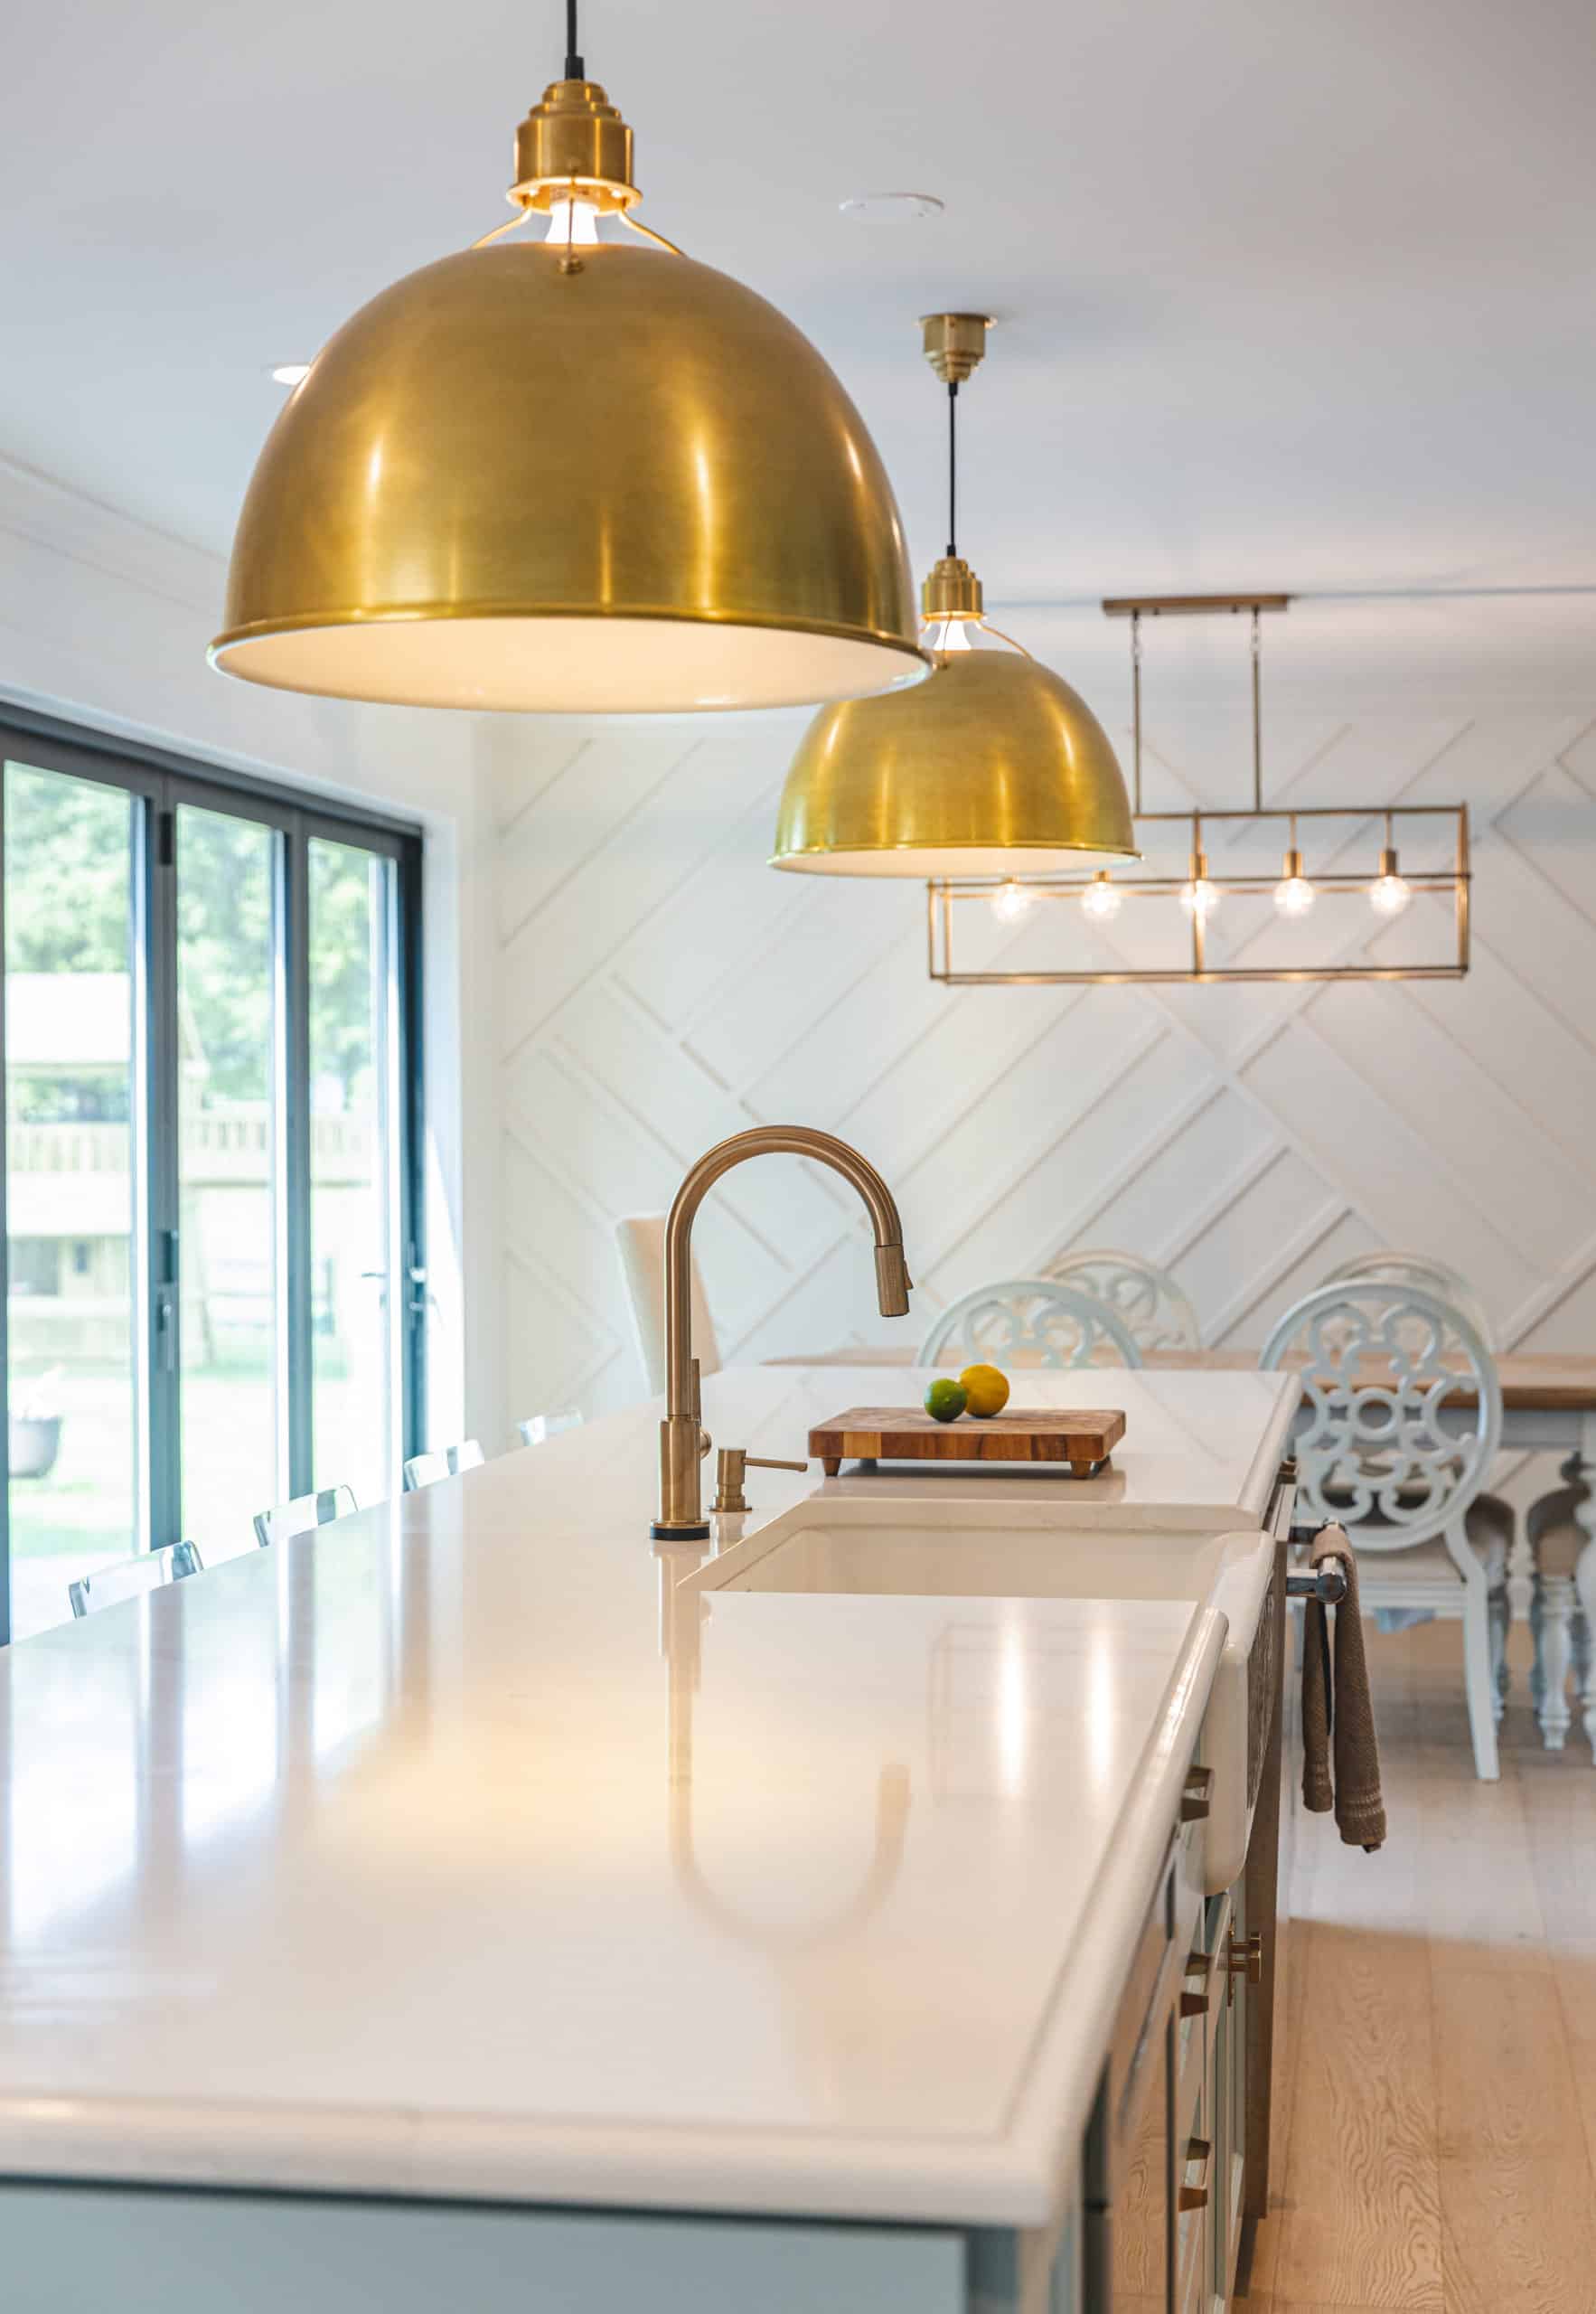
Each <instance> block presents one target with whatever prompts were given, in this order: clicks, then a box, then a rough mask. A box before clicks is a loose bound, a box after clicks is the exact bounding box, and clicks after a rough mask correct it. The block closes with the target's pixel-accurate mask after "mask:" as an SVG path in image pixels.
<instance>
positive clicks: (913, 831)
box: [771, 314, 1137, 878]
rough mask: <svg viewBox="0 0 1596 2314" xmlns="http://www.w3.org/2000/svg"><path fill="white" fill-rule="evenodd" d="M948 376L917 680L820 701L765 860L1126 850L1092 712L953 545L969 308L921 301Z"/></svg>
mask: <svg viewBox="0 0 1596 2314" xmlns="http://www.w3.org/2000/svg"><path fill="white" fill-rule="evenodd" d="M921 326H922V330H923V332H924V341H923V342H924V345H925V357H926V359H927V361H928V362H930V363H931V365H932V368H933V369H934V371H935V372H936V373H937V375H938V377H939V378H941V379H943V380H944V382H945V384H946V386H947V389H948V497H949V519H948V532H949V537H948V550H947V553H946V554H945V555H944V557H943V558H942V560H940V561H939V562H937V563H936V564H935V565H934V568H933V569H932V570H931V573H930V575H929V576H928V578H926V580H925V586H924V588H922V590H921V606H922V609H923V612H924V616H925V626H923V628H922V631H921V637H920V640H921V644H922V645H923V647H924V648H925V649H926V650H928V651H929V652H930V653H931V654H932V658H933V663H934V673H933V674H932V676H931V678H930V680H929V682H925V683H922V684H921V685H919V686H918V688H917V689H915V690H914V691H906V692H905V693H904V694H903V695H902V696H901V697H895V698H889V699H871V700H860V701H853V702H849V703H844V704H842V705H839V706H833V707H828V708H824V709H822V710H821V713H820V714H819V715H817V716H816V717H815V719H814V720H813V722H812V724H811V725H810V727H809V729H808V731H807V732H806V733H805V735H804V738H803V743H802V745H801V746H800V748H799V750H798V753H797V755H796V756H795V757H793V767H792V769H791V770H790V771H789V772H788V774H787V784H786V787H785V789H784V792H783V795H782V802H781V809H780V813H779V814H778V816H777V821H776V837H775V852H774V854H773V855H772V859H771V865H772V867H773V868H784V869H788V870H795V871H799V872H807V873H809V874H812V875H825V876H902V877H909V876H914V877H924V878H944V877H994V876H1001V877H1004V878H1012V877H1015V876H1025V875H1046V874H1048V873H1050V872H1052V873H1056V871H1057V870H1059V869H1060V867H1062V866H1065V865H1066V864H1068V863H1069V862H1070V861H1073V859H1074V858H1075V855H1076V854H1077V853H1081V852H1096V853H1102V854H1106V855H1111V856H1113V857H1118V858H1128V859H1134V858H1136V857H1137V849H1136V838H1135V832H1134V831H1133V829H1132V827H1131V805H1130V802H1129V799H1128V797H1127V796H1126V794H1125V782H1124V776H1123V775H1122V772H1121V770H1120V767H1119V763H1118V761H1117V760H1116V758H1115V756H1114V751H1113V747H1112V745H1111V744H1110V742H1109V738H1108V734H1107V733H1106V732H1105V731H1104V730H1103V726H1102V724H1101V723H1099V722H1098V720H1097V718H1096V717H1095V716H1094V714H1093V712H1092V710H1091V709H1090V708H1089V707H1088V706H1087V705H1086V702H1085V701H1084V699H1082V698H1081V696H1080V694H1079V693H1078V692H1077V691H1072V690H1071V688H1070V686H1069V684H1068V683H1066V682H1064V680H1063V679H1062V677H1060V676H1058V675H1056V674H1054V673H1052V671H1051V670H1050V669H1049V668H1047V667H1044V666H1041V665H1039V664H1038V663H1037V661H1036V660H1035V659H1033V658H1032V657H1031V656H1030V654H1029V653H1028V651H1026V650H1024V649H1023V648H1022V647H1021V646H1020V645H1019V644H1017V643H1015V642H1013V641H1012V640H1011V639H1010V638H1009V636H1008V635H1001V634H1000V633H999V631H998V630H997V629H996V628H995V627H991V626H988V624H987V622H986V618H985V616H984V613H983V608H982V597H981V580H980V579H979V578H977V577H976V575H975V573H974V571H973V570H972V569H971V568H970V565H969V564H968V563H967V562H966V561H965V560H963V558H962V556H961V555H960V554H959V552H958V549H957V544H956V541H955V539H954V536H953V531H954V522H953V512H954V506H955V503H956V491H955V484H956V464H955V450H956V434H955V430H954V429H955V419H954V412H955V410H956V408H957V396H958V391H959V387H960V385H961V384H962V382H963V381H965V380H966V379H968V378H969V377H970V376H971V375H972V372H974V370H975V369H976V367H977V365H978V364H979V362H981V357H982V355H983V354H984V353H985V351H986V337H987V331H988V329H989V328H990V320H989V318H988V316H987V315H984V314H927V315H924V316H923V318H922V324H921Z"/></svg>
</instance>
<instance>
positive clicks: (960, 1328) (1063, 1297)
mask: <svg viewBox="0 0 1596 2314" xmlns="http://www.w3.org/2000/svg"><path fill="white" fill-rule="evenodd" d="M978 1360H979V1361H983V1362H985V1363H988V1364H990V1365H993V1366H1004V1365H1008V1366H1140V1365H1141V1350H1139V1349H1138V1348H1137V1346H1136V1340H1135V1337H1134V1335H1133V1334H1132V1333H1131V1330H1130V1328H1129V1327H1128V1326H1127V1325H1126V1324H1125V1322H1124V1321H1123V1319H1122V1318H1121V1317H1120V1316H1119V1315H1118V1314H1117V1312H1115V1311H1113V1309H1111V1308H1110V1306H1109V1304H1108V1303H1106V1302H1100V1301H1099V1300H1098V1299H1097V1297H1096V1296H1095V1295H1094V1294H1091V1293H1076V1292H1075V1288H1074V1287H1073V1286H1068V1285H1059V1284H1056V1282H1055V1281H1054V1280H1053V1279H1052V1278H1050V1277H1009V1278H1005V1279H1003V1280H1002V1281H1001V1283H1000V1284H997V1285H981V1286H978V1287H977V1288H976V1290H975V1292H974V1293H966V1294H964V1295H962V1297H961V1299H960V1300H959V1301H957V1302H954V1303H950V1305H949V1306H948V1308H947V1309H945V1310H944V1312H943V1313H942V1315H941V1317H940V1318H938V1320H937V1322H936V1323H935V1324H934V1326H933V1327H932V1329H931V1331H930V1332H929V1333H928V1334H927V1335H926V1337H925V1340H924V1341H923V1342H922V1343H921V1345H920V1350H919V1353H918V1356H917V1357H916V1359H915V1364H916V1365H917V1366H949V1365H953V1364H957V1365H961V1366H968V1365H972V1364H973V1363H975V1362H976V1361H978Z"/></svg>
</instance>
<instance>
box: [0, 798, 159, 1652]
mask: <svg viewBox="0 0 1596 2314" xmlns="http://www.w3.org/2000/svg"><path fill="white" fill-rule="evenodd" d="M135 808H136V807H135V803H134V799H133V798H132V797H131V796H130V795H127V794H125V793H124V792H123V791H122V790H121V789H119V788H115V787H101V786H99V785H97V784H96V782H94V781H93V780H87V779H72V778H69V777H67V776H65V775H64V774H62V773H60V772H53V771H38V770H35V769H33V767H31V766H29V765H26V764H19V763H8V764H7V765H6V766H5V1146H6V1166H7V1188H6V1195H7V1209H6V1229H7V1235H8V1243H9V1253H10V1286H9V1306H8V1318H9V1324H10V1340H11V1376H10V1380H11V1392H10V1405H9V1407H8V1414H9V1417H10V1451H11V1495H10V1501H11V1589H12V1634H13V1636H14V1638H17V1639H22V1638H25V1637H26V1636H27V1634H28V1633H29V1632H34V1631H40V1630H42V1629H43V1628H44V1627H45V1626H46V1625H47V1624H50V1623H62V1622H64V1621H65V1620H66V1619H67V1617H68V1615H69V1613H70V1609H69V1607H68V1604H67V1585H68V1583H69V1582H73V1581H76V1579H77V1578H78V1577H79V1576H82V1575H88V1574H92V1573H93V1571H94V1570H95V1568H96V1567H100V1566H108V1565H109V1564H110V1563H111V1562H112V1561H113V1560H115V1559H119V1558H126V1557H128V1555H129V1554H130V1553H131V1552H133V1551H135V1550H136V1549H138V1548H139V1547H140V1546H141V1544H142V1542H143V1541H144V1539H145V1538H144V1536H143V1535H142V1533H141V1518H140V1511H139V1503H140V1500H141V1491H140V1482H139V1467H138V1446H137V1440H138V1436H139V1432H140V1427H141V1425H140V1422H139V1401H138V1394H137V1388H136V1373H137V1372H138V1371H139V1370H141V1369H139V1368H137V1367H136V1361H135V1357H134V1348H135V1343H136V1340H137V1322H138V1306H139V1302H140V1296H139V1295H138V1294H137V1293H136V1292H135V1290H134V1289H135V1279H136V1275H137V1268H138V1265H137V1264H136V1259H135V1251H136V1241H135V1236H134V1213H135V1179H136V1160H137V1156H138V1142H137V1137H136V1132H135V1126H134V1118H135V1116H136V1113H137V1108H138V1102H137V1098H136V1086H137V1082H138V1074H139V1070H138V1061H139V1039H138V1036H137V1032H136V1020H137V1015H138V1010H139V1008H138V1005H137V1002H136V994H137V991H136V974H135V970H134V950H133V930H134V910H133V877H132V864H133V825H134V822H133V814H134V811H135Z"/></svg>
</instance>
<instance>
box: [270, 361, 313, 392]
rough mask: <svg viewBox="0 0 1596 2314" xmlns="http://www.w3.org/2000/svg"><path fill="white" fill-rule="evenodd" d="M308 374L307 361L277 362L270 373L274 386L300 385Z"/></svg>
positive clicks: (308, 365)
mask: <svg viewBox="0 0 1596 2314" xmlns="http://www.w3.org/2000/svg"><path fill="white" fill-rule="evenodd" d="M309 375H310V363H309V362H278V363H277V368H276V369H275V370H274V371H273V372H272V373H271V379H272V383H273V385H274V386H300V385H303V384H304V383H305V380H306V378H308V377H309Z"/></svg>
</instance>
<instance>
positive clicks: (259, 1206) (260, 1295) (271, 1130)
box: [177, 804, 288, 1566]
mask: <svg viewBox="0 0 1596 2314" xmlns="http://www.w3.org/2000/svg"><path fill="white" fill-rule="evenodd" d="M277 842H278V839H277V835H276V834H275V833H274V832H273V831H272V830H271V829H270V828H267V827H261V826H259V825H258V823H256V822H255V821H253V820H239V819H234V818H232V817H231V816H230V814H227V813H223V812H207V811H202V810H200V809H199V808H198V807H197V806H196V805H193V804H181V805H180V806H179V808H178V814H177V1102H178V1246H179V1251H180V1262H179V1275H180V1276H181V1278H182V1281H183V1325H182V1333H181V1339H182V1343H183V1398H182V1416H181V1421H182V1448H183V1463H182V1489H183V1494H182V1500H183V1533H184V1535H186V1536H187V1537H189V1538H191V1539H192V1541H194V1542H196V1543H198V1545H199V1547H200V1556H201V1557H202V1559H203V1560H204V1562H205V1565H206V1566H211V1565H213V1564H214V1562H215V1561H217V1560H218V1559H223V1558H233V1557H237V1555H238V1554H239V1552H240V1551H246V1550H252V1549H253V1548H254V1547H255V1535H254V1529H253V1528H252V1527H251V1525H250V1521H251V1519H253V1517H254V1515H255V1513H256V1512H257V1511H258V1510H269V1509H270V1507H271V1506H272V1504H273V1503H274V1502H277V1501H278V1500H280V1499H281V1498H282V1497H283V1496H284V1495H285V1494H286V1493H287V1491H288V1488H287V1484H286V1444H287V1442H286V1437H285V1436H284V1434H283V1432H282V1428H281V1425H280V1423H279V1387H278V1358H279V1353H280V1349H281V1345H282V1343H283V1340H284V1328H283V1326H282V1324H281V1323H280V1318H279V1313H280V1310H281V1300H282V1296H281V1281H280V1275H279V1261H278V1252H277V1181H278V1174H279V1170H280V1168H279V1162H278V1151H277V1128H278V1114H277V1019H276V1012H277V986H276V972H275V938H274V916H273V898H274V894H273V884H274V877H275V869H276V851H277Z"/></svg>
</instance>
